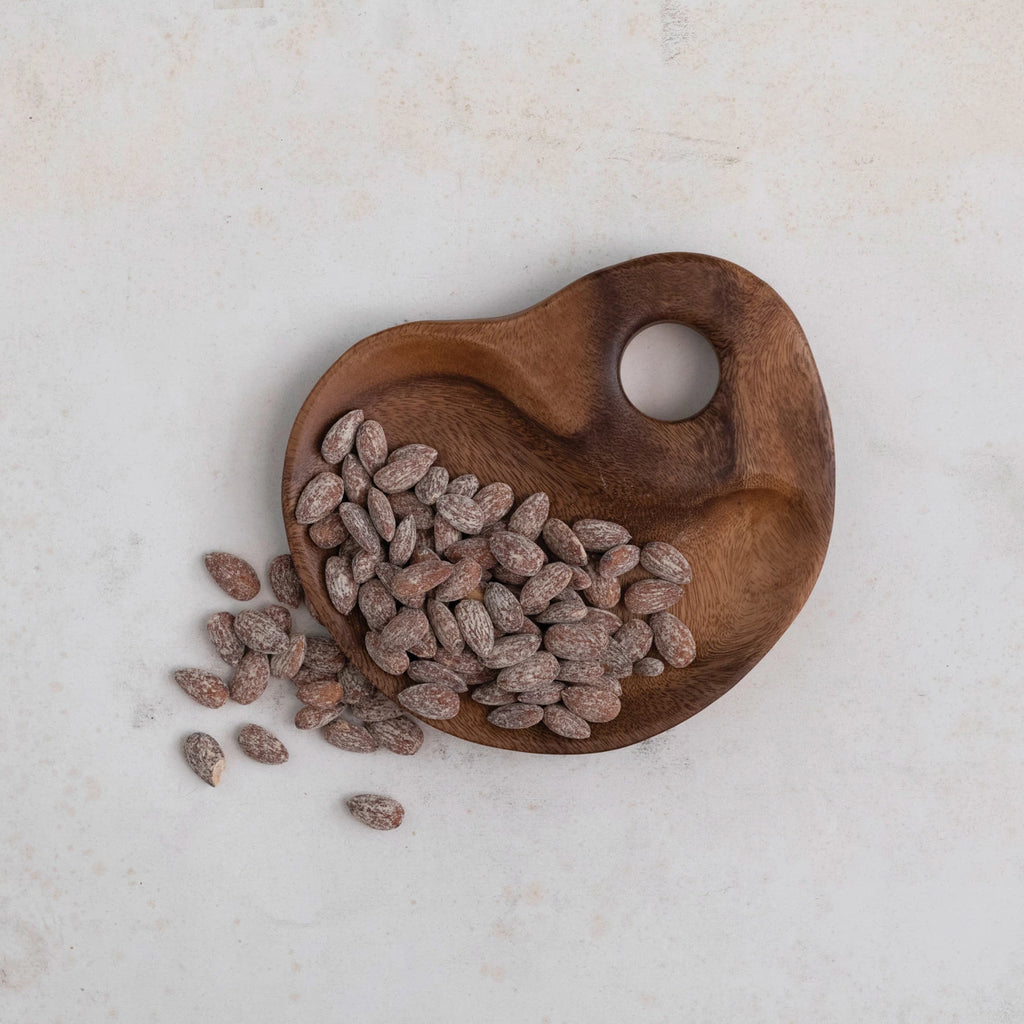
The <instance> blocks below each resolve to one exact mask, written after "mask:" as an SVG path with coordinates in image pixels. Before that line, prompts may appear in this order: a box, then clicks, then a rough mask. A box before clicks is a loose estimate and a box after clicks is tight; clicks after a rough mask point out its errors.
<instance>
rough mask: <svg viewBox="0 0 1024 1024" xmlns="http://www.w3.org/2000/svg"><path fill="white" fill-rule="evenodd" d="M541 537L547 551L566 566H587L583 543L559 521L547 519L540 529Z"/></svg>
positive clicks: (565, 524) (566, 525) (567, 526)
mask: <svg viewBox="0 0 1024 1024" xmlns="http://www.w3.org/2000/svg"><path fill="white" fill-rule="evenodd" d="M541 535H542V536H543V538H544V543H545V544H547V546H548V550H549V551H550V552H551V554H552V555H554V556H555V558H557V559H558V560H559V561H561V562H565V564H566V565H577V566H583V565H586V564H587V551H586V548H584V547H583V542H582V541H581V540H580V539H579V537H577V536H576V534H575V533H573V532H572V530H571V529H570V528H569V525H568V523H564V522H562V520H561V519H549V520H548V521H547V522H546V523H545V524H544V526H543V527H542V529H541Z"/></svg>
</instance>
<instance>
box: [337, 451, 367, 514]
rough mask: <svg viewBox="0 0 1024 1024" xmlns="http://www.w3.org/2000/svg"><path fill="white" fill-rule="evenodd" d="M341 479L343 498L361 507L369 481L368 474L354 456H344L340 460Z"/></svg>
mask: <svg viewBox="0 0 1024 1024" xmlns="http://www.w3.org/2000/svg"><path fill="white" fill-rule="evenodd" d="M341 479H342V481H343V482H344V484H345V497H346V498H348V500H349V501H350V502H352V503H353V504H354V505H362V504H363V502H364V501H366V492H367V491H369V489H370V484H371V481H370V474H369V473H367V472H366V468H365V467H364V466H363V464H362V463H361V462H360V461H359V459H358V457H357V456H356V455H354V454H350V455H346V456H345V458H344V459H342V460H341Z"/></svg>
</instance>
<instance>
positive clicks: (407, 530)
mask: <svg viewBox="0 0 1024 1024" xmlns="http://www.w3.org/2000/svg"><path fill="white" fill-rule="evenodd" d="M415 547H416V520H415V519H413V517H412V516H404V517H403V518H402V520H401V522H399V524H398V525H397V526H396V527H395V535H394V537H393V538H392V539H391V544H390V546H389V547H388V561H389V562H391V564H392V565H405V563H406V562H408V561H409V559H410V558H412V553H413V549H414V548H415Z"/></svg>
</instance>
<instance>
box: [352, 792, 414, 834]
mask: <svg viewBox="0 0 1024 1024" xmlns="http://www.w3.org/2000/svg"><path fill="white" fill-rule="evenodd" d="M346 805H347V806H348V809H349V811H350V812H351V814H352V817H353V818H356V819H357V820H359V821H361V822H362V823H363V824H364V825H369V826H370V828H375V829H377V830H378V831H380V832H389V831H390V830H391V829H394V828H398V826H399V825H401V824H402V819H403V818H404V817H405V808H404V807H402V805H401V804H400V803H399V802H398V801H397V800H392V799H391V797H389V796H379V795H377V794H376V793H360V794H359V795H358V796H353V797H350V798H349V799H348V800H347V801H346Z"/></svg>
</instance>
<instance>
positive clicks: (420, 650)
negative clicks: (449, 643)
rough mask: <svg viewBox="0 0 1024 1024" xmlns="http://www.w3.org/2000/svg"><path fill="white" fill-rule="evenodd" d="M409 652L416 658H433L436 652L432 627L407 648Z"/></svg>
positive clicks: (435, 639) (435, 641) (435, 640)
mask: <svg viewBox="0 0 1024 1024" xmlns="http://www.w3.org/2000/svg"><path fill="white" fill-rule="evenodd" d="M409 654H411V655H415V656H416V657H417V658H433V657H434V655H435V654H437V637H435V636H434V630H433V627H431V628H430V629H428V630H427V632H426V633H425V634H424V635H423V636H422V637H420V639H419V640H417V641H416V642H415V643H414V644H413V645H412V646H411V647H410V648H409Z"/></svg>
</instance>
